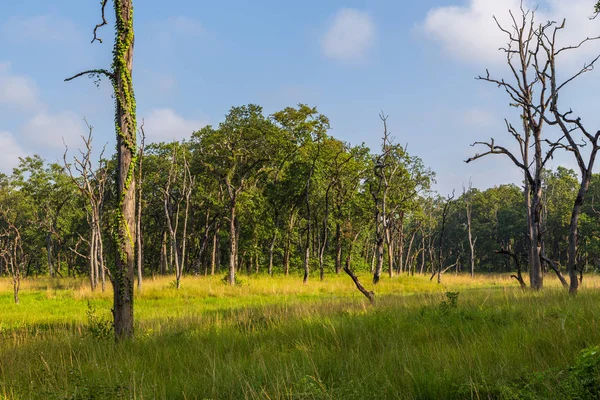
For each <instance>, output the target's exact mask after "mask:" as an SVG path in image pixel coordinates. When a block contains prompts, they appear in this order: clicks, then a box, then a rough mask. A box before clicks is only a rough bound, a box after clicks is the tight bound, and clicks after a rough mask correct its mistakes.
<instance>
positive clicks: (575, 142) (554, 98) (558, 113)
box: [535, 20, 600, 294]
mask: <svg viewBox="0 0 600 400" xmlns="http://www.w3.org/2000/svg"><path fill="white" fill-rule="evenodd" d="M565 23H566V21H565V20H563V21H562V23H561V24H560V25H558V24H556V23H555V22H551V23H548V24H546V25H544V26H542V27H540V29H539V30H538V31H537V32H536V35H537V39H538V43H539V47H540V48H541V49H543V52H542V57H540V58H539V59H538V58H536V62H535V67H536V71H537V73H538V79H540V80H542V79H543V80H547V81H548V83H549V86H550V87H549V90H550V96H549V98H548V100H547V105H549V107H550V112H551V115H550V116H547V117H546V123H548V124H549V125H554V126H558V127H559V128H560V132H561V133H562V135H563V137H564V138H565V139H566V143H565V144H564V145H563V146H562V148H564V149H565V150H567V151H568V152H570V153H571V154H572V155H573V157H574V158H575V161H576V162H577V166H578V167H579V173H580V179H579V189H578V191H577V197H576V198H575V202H574V204H573V207H572V210H571V220H570V223H569V246H568V257H567V260H568V261H567V271H568V273H569V280H570V284H569V292H570V293H572V294H575V293H577V290H578V288H579V283H580V282H579V276H578V275H581V272H582V271H583V267H584V266H583V265H579V264H580V263H579V262H578V259H577V248H578V246H577V245H578V243H577V242H578V226H579V216H580V214H581V208H582V206H583V204H584V201H585V197H586V195H587V193H588V189H589V186H590V182H591V180H592V174H593V168H594V163H595V161H596V156H597V154H598V150H600V130H597V131H596V132H593V131H590V130H589V129H588V128H587V127H586V126H585V125H584V124H583V122H582V120H581V118H579V117H575V116H573V112H572V111H571V109H569V110H568V111H565V110H566V109H563V110H561V108H560V102H559V99H560V94H561V92H562V91H563V90H564V88H565V87H566V86H567V85H568V84H569V83H571V82H572V81H573V80H575V79H576V78H578V77H579V76H581V75H583V74H584V73H586V72H589V71H591V70H592V69H593V68H594V65H595V64H596V62H597V61H598V59H600V55H599V56H597V57H595V58H594V59H592V60H591V61H590V62H589V63H586V64H585V65H584V66H583V67H582V68H581V69H579V70H578V71H577V72H575V73H574V74H573V75H570V76H567V77H566V78H563V79H562V80H561V79H560V78H559V76H560V74H559V73H557V65H556V62H557V58H559V56H561V55H563V54H568V52H570V51H573V50H577V49H579V48H581V46H583V45H584V44H586V43H588V42H591V41H595V40H598V39H600V36H596V37H592V38H590V37H587V38H585V39H583V40H581V41H580V42H579V43H578V44H575V45H572V46H567V47H557V46H556V37H557V35H558V34H559V33H560V31H561V30H563V29H564V27H565ZM563 57H564V56H563ZM563 284H564V285H566V281H564V282H563Z"/></svg>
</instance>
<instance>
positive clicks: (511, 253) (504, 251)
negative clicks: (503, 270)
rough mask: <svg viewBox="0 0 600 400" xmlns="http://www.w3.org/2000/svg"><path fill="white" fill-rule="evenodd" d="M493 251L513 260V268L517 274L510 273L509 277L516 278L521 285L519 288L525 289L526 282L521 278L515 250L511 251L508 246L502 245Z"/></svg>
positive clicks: (520, 269) (517, 255) (518, 260)
mask: <svg viewBox="0 0 600 400" xmlns="http://www.w3.org/2000/svg"><path fill="white" fill-rule="evenodd" d="M495 253H496V254H501V255H505V256H508V257H510V258H511V259H512V260H513V261H514V263H515V268H516V269H517V274H516V275H515V274H512V275H511V276H510V277H511V278H514V279H516V280H517V282H519V285H521V289H527V284H526V283H525V280H524V279H523V274H522V268H521V261H520V259H519V254H518V253H517V252H514V251H512V249H511V248H510V246H509V247H508V248H504V247H502V248H500V250H496V251H495Z"/></svg>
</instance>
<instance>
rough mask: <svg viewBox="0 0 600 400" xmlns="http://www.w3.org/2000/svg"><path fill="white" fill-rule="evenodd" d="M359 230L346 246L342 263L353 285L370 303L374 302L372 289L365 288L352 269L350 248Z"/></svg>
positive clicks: (358, 234)
mask: <svg viewBox="0 0 600 400" xmlns="http://www.w3.org/2000/svg"><path fill="white" fill-rule="evenodd" d="M360 233H361V232H360V231H359V232H357V233H356V234H355V235H354V238H353V239H352V241H351V242H350V244H349V246H348V254H347V255H346V262H345V264H344V272H345V273H346V274H348V276H349V277H350V278H351V279H352V281H353V282H354V285H356V288H357V289H358V290H359V292H361V293H362V294H363V295H364V296H365V297H366V298H367V299H368V300H369V303H371V304H375V293H374V292H373V291H370V290H368V289H366V288H365V287H364V286H363V285H362V283H360V280H359V279H358V276H356V274H355V273H354V270H352V267H351V265H352V248H353V247H354V243H356V239H358V237H359V236H360Z"/></svg>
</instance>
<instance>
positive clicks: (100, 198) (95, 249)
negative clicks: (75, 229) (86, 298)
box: [63, 121, 107, 292]
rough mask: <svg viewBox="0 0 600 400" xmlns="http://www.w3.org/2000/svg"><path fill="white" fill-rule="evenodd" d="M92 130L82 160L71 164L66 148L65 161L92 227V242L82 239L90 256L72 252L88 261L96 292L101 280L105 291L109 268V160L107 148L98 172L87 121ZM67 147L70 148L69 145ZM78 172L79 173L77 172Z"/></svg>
mask: <svg viewBox="0 0 600 400" xmlns="http://www.w3.org/2000/svg"><path fill="white" fill-rule="evenodd" d="M85 123H86V125H87V127H88V135H87V137H86V136H82V137H81V139H82V140H83V144H84V149H83V150H81V149H79V154H80V157H76V156H73V164H71V163H69V162H68V161H67V152H68V149H65V153H64V154H63V161H64V164H65V169H66V170H67V171H68V173H69V176H70V177H71V180H72V182H73V183H74V184H75V186H77V188H78V189H79V193H80V194H81V196H82V198H83V199H84V201H85V203H86V207H85V210H86V217H87V221H88V225H89V228H90V233H89V237H88V239H84V238H83V237H81V238H80V241H79V242H78V245H79V243H81V242H82V241H83V242H85V243H87V245H88V253H87V255H85V256H84V255H83V254H81V253H79V251H78V249H77V248H78V245H77V246H75V248H72V249H71V250H72V251H73V252H74V253H76V254H78V255H80V256H82V257H84V258H85V259H87V260H88V264H89V270H90V271H89V273H90V285H91V288H92V290H94V289H96V287H97V285H98V279H100V281H101V286H102V291H103V292H104V290H105V289H106V271H107V269H106V266H105V265H104V245H103V241H102V221H101V218H102V209H103V205H104V191H105V187H106V179H107V167H106V160H104V159H103V154H104V148H103V149H102V151H101V152H100V156H99V161H98V166H97V167H96V168H95V169H94V166H93V165H92V150H93V148H92V142H93V137H92V133H93V130H94V128H93V127H92V126H91V125H90V124H88V122H87V121H85ZM65 147H66V145H65ZM73 169H75V173H74V172H73Z"/></svg>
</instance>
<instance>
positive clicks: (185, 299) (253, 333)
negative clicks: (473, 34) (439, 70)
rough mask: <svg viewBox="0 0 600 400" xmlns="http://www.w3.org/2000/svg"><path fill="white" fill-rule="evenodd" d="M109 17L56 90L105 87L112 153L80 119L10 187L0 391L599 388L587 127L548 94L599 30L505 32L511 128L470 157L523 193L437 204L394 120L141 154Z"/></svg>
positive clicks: (304, 122)
mask: <svg viewBox="0 0 600 400" xmlns="http://www.w3.org/2000/svg"><path fill="white" fill-rule="evenodd" d="M139 4H140V7H144V4H142V3H141V2H140V3H139ZM100 5H101V8H100V10H101V18H100V20H99V21H100V23H99V24H98V25H96V26H95V28H94V29H93V40H92V43H94V42H95V41H99V42H101V41H102V40H101V39H100V32H102V30H103V27H104V26H105V25H107V24H108V22H107V16H108V8H109V7H110V6H114V11H115V14H114V23H115V31H114V34H115V37H114V48H113V53H112V64H111V66H110V68H109V69H91V70H86V71H83V72H79V73H77V74H75V75H73V76H71V77H67V79H65V81H66V82H65V83H64V84H65V85H75V84H81V85H83V84H86V83H87V84H89V82H85V81H86V78H91V79H92V80H94V82H95V83H96V84H97V85H98V84H102V85H105V84H106V85H110V86H111V87H112V92H113V93H112V95H113V98H114V102H115V107H114V112H115V133H116V135H115V136H116V140H117V142H116V149H115V151H114V152H113V151H112V150H113V149H110V148H107V146H106V145H105V144H104V143H102V142H101V141H99V140H98V139H97V137H96V134H97V131H96V129H95V128H94V126H93V123H92V122H88V121H87V120H85V123H86V126H87V132H86V134H85V135H84V136H82V137H81V140H80V142H79V144H78V145H77V146H76V147H73V146H67V145H66V144H65V147H64V153H63V154H62V156H61V158H62V160H60V161H56V162H51V161H48V160H46V159H44V158H43V157H41V156H39V155H33V156H24V157H21V158H20V159H19V164H18V166H17V167H16V168H14V169H13V171H12V173H9V174H0V302H1V305H0V399H21V398H44V399H47V398H60V399H67V398H68V399H101V398H136V399H138V398H139V399H142V398H148V399H150V398H165V399H174V398H182V399H188V398H215V399H216V398H256V399H259V398H260V399H262V398H269V399H270V398H277V399H279V398H287V399H296V398H298V399H300V398H302V399H305V398H306V399H309V398H310V399H313V398H315V399H321V398H323V399H325V398H327V399H334V398H344V399H351V398H356V399H367V398H407V399H408V398H419V399H434V398H456V399H462V398H478V399H479V398H488V399H496V398H498V399H500V398H503V399H504V398H507V399H544V398H569V399H571V398H572V399H594V398H598V396H600V351H599V349H600V348H599V346H600V330H599V329H598V320H597V315H598V313H599V312H600V306H599V305H598V304H600V303H599V300H600V291H599V290H598V289H600V275H599V272H600V204H599V203H600V174H598V173H595V172H594V171H595V169H594V168H595V161H596V155H597V152H598V150H599V149H600V130H595V128H593V127H591V126H588V125H587V123H586V119H585V118H583V117H580V116H579V115H577V113H576V111H574V110H573V105H572V104H569V100H570V99H571V98H570V97H568V96H561V95H562V94H563V93H564V91H565V90H567V89H568V88H569V87H570V86H571V85H572V84H573V82H576V81H580V80H585V79H598V78H597V77H595V73H594V72H593V69H594V66H595V64H596V62H597V61H598V60H599V59H600V56H597V57H595V58H594V57H592V58H591V59H590V60H588V61H587V62H586V63H585V64H583V66H582V67H580V68H579V69H577V70H576V71H575V72H574V73H572V74H570V73H564V72H563V71H561V69H560V68H561V65H563V64H561V61H562V60H563V58H565V57H569V55H570V54H573V53H576V52H578V51H580V49H582V48H583V47H585V46H586V45H588V44H589V43H590V42H594V41H596V40H600V36H598V37H582V38H580V41H576V42H575V43H570V44H567V45H562V43H563V42H561V41H560V40H559V39H557V38H560V37H561V34H562V31H563V29H564V26H565V22H564V21H558V22H554V21H550V22H547V21H539V20H537V19H536V15H537V14H536V12H537V10H535V9H527V8H526V7H525V6H524V4H523V3H521V8H520V9H516V10H515V9H513V10H511V11H508V10H507V12H509V14H510V16H511V20H512V25H511V26H504V25H502V24H501V23H499V22H498V20H495V23H496V24H497V27H498V29H499V30H500V31H501V32H502V33H503V34H504V35H505V38H506V40H507V45H506V47H503V48H501V49H500V50H499V52H501V53H502V54H503V55H504V57H505V59H506V66H507V67H508V68H507V69H506V71H508V72H507V73H506V75H505V76H496V75H494V74H492V73H490V72H489V71H487V70H486V71H485V73H484V74H482V75H479V76H478V77H477V79H478V80H479V81H481V83H480V84H481V85H488V86H493V87H494V88H496V92H494V93H496V95H497V96H498V97H501V98H502V99H504V100H505V101H506V103H507V104H510V106H511V110H512V112H513V115H506V119H505V121H504V123H505V133H504V135H503V136H501V137H493V138H491V139H489V141H487V138H486V135H487V134H486V133H485V132H483V133H482V134H481V140H482V141H478V142H475V143H473V144H472V147H473V148H472V149H471V158H468V159H466V160H464V162H466V163H468V164H470V165H471V166H472V167H473V168H476V165H477V162H478V160H479V159H480V158H483V157H502V158H503V160H504V162H505V164H506V166H507V168H514V169H516V170H518V171H519V174H520V176H521V177H522V180H521V181H520V182H515V183H514V184H504V185H499V186H494V187H490V188H485V189H478V188H477V187H473V184H472V183H471V180H470V179H469V177H465V179H464V183H463V185H462V187H457V188H454V190H452V191H451V192H450V193H439V192H438V191H436V190H435V189H434V188H435V183H436V173H435V172H436V171H434V170H432V169H431V168H430V167H428V165H426V163H425V162H424V161H423V159H422V155H419V154H415V153H413V152H412V151H411V150H410V146H409V145H410V143H406V144H400V143H399V142H398V141H397V140H396V138H395V137H394V134H392V133H391V132H390V129H389V121H391V120H393V119H395V118H401V115H399V114H397V113H396V111H394V112H391V113H390V114H387V113H386V111H382V112H381V113H380V114H379V115H374V116H373V118H374V119H376V120H377V121H378V122H379V123H380V140H379V143H380V145H379V147H377V148H368V147H367V146H366V145H365V144H364V143H362V144H357V143H354V144H352V143H349V142H347V141H344V140H341V139H339V138H336V137H335V135H333V134H332V132H331V126H330V119H329V118H328V117H327V116H326V115H323V114H321V113H320V112H319V109H318V105H317V106H315V105H312V104H302V103H301V104H296V105H290V106H289V107H286V108H283V109H282V110H280V111H276V112H272V113H267V112H265V111H264V109H263V107H262V106H261V105H258V104H247V105H236V106H233V107H231V108H230V109H229V110H228V111H227V113H226V115H225V116H224V117H223V118H222V120H221V121H219V122H218V123H217V124H215V125H206V126H198V128H197V130H195V131H191V132H189V136H188V137H187V138H186V139H183V140H178V141H169V142H150V141H147V140H146V133H145V130H146V129H148V127H146V125H145V121H144V119H142V118H139V117H138V116H137V114H136V99H135V96H134V88H133V79H132V74H133V49H134V45H133V43H134V25H133V4H132V0H114V1H109V0H102V1H101V4H100ZM595 7H596V8H595V10H596V13H598V11H599V7H600V3H599V4H598V5H596V6H595ZM589 8H590V10H589V11H590V13H592V12H593V11H594V5H593V4H590V6H589ZM105 13H106V15H105ZM490 23H492V24H493V23H494V20H491V21H490ZM559 43H561V45H559ZM72 81H81V82H79V83H75V82H72ZM100 81H102V82H101V83H100ZM411 140H418V137H417V136H415V138H414V139H411ZM559 154H561V155H562V156H563V157H568V158H569V159H570V160H571V161H572V163H571V164H569V165H576V166H577V169H576V170H574V169H571V168H569V167H567V166H560V165H558V166H556V165H555V164H552V160H554V157H555V156H557V155H559Z"/></svg>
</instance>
